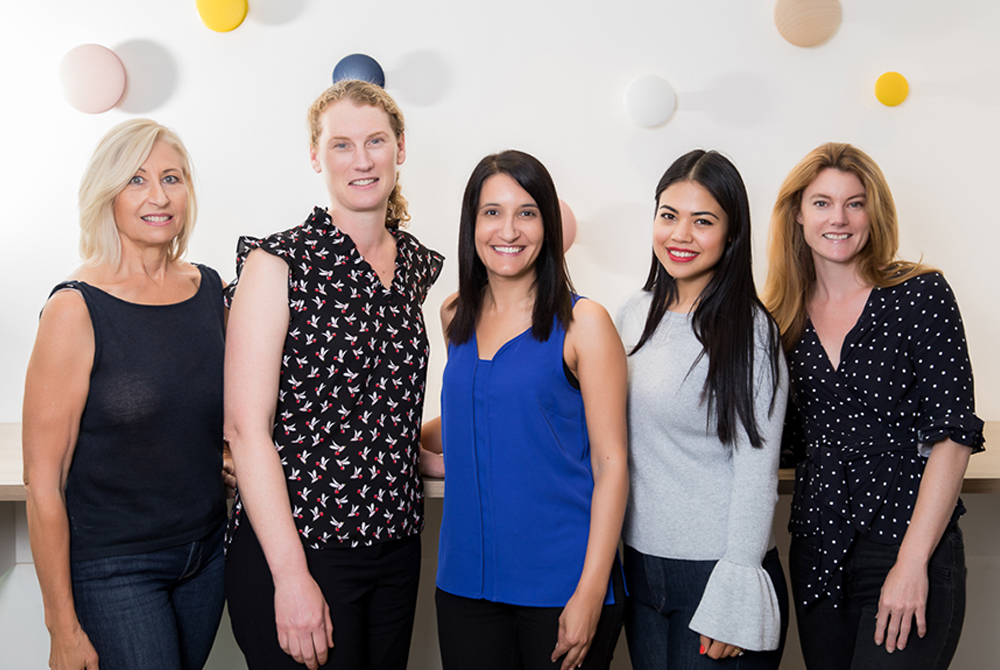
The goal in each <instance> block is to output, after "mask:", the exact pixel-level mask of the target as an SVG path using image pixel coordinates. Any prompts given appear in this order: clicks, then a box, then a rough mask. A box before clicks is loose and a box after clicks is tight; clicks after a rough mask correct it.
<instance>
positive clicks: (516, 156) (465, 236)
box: [445, 149, 573, 344]
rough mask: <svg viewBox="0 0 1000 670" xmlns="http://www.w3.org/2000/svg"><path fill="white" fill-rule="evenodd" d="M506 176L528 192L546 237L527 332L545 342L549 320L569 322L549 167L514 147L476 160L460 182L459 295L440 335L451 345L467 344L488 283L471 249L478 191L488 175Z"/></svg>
mask: <svg viewBox="0 0 1000 670" xmlns="http://www.w3.org/2000/svg"><path fill="white" fill-rule="evenodd" d="M498 174H505V175H507V176H508V177H510V178H511V179H513V180H514V181H516V182H517V183H518V184H520V186H521V188H523V189H524V190H525V191H527V192H528V195H530V196H531V197H532V198H533V199H534V201H535V204H537V205H538V211H539V214H540V215H541V217H542V230H543V233H544V235H545V238H544V240H543V241H542V248H541V250H540V251H539V253H538V258H537V259H536V260H535V306H534V309H533V311H532V315H531V335H532V336H533V337H534V338H535V339H536V340H538V341H540V342H544V341H546V340H547V339H549V335H551V334H552V322H553V319H554V318H557V319H559V323H560V325H562V327H563V328H564V329H568V328H569V324H570V323H571V322H572V321H573V297H572V292H573V284H572V283H571V282H570V279H569V272H568V271H567V270H566V259H565V257H564V256H563V234H562V216H561V215H560V213H559V197H558V196H557V195H556V187H555V184H553V183H552V177H551V176H549V171H548V170H546V169H545V166H544V165H542V164H541V162H540V161H539V160H538V159H537V158H535V157H534V156H531V155H529V154H526V153H524V152H523V151H515V150H513V149H510V150H507V151H503V152H500V153H498V154H491V155H489V156H487V157H486V158H484V159H483V160H481V161H479V165H477V166H476V169H475V170H473V171H472V176H470V177H469V183H468V184H466V186H465V196H464V197H463V198H462V219H461V224H460V226H459V229H458V297H457V298H456V299H455V302H456V303H457V305H456V310H455V316H454V318H453V319H452V320H451V323H450V324H448V330H447V332H446V333H445V335H446V336H447V337H448V340H449V341H451V342H454V343H455V344H462V343H463V342H467V341H468V340H469V338H471V337H472V334H473V333H474V332H475V330H476V321H477V319H478V318H479V312H480V310H481V309H482V304H483V289H484V288H485V287H486V284H487V281H488V280H487V275H486V266H485V265H483V261H482V260H480V258H479V254H477V253H476V216H477V214H478V211H479V194H480V193H481V192H482V190H483V184H484V183H486V180H487V179H489V178H490V177H492V176H494V175H498Z"/></svg>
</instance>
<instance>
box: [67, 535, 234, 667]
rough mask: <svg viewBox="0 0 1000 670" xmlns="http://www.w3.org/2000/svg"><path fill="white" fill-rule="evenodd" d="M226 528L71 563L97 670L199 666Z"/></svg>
mask: <svg viewBox="0 0 1000 670" xmlns="http://www.w3.org/2000/svg"><path fill="white" fill-rule="evenodd" d="M224 528H225V526H220V527H219V528H218V529H216V530H214V531H212V533H211V534H210V535H208V536H207V537H205V538H203V539H201V540H198V541H196V542H189V543H187V544H184V545H181V546H178V547H171V548H169V549H161V550H159V551H151V552H148V553H144V554H132V555H129V556H112V557H109V558H95V559H92V560H87V561H73V562H72V563H71V564H70V569H71V572H72V577H73V599H74V600H75V601H76V615H77V617H78V618H79V620H80V625H81V626H82V627H83V630H84V632H86V633H87V635H88V636H89V637H90V641H91V643H93V645H94V648H95V649H96V650H97V654H98V657H99V662H100V665H101V670H119V669H121V670H136V669H137V668H142V670H189V669H190V670H200V668H202V667H203V666H204V665H205V661H206V660H207V659H208V654H209V652H211V651H212V644H213V643H214V642H215V633H216V631H217V630H218V628H219V619H220V618H221V617H222V605H223V577H224V571H225V559H224V558H223V555H222V538H223V532H224Z"/></svg>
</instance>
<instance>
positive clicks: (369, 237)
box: [326, 205, 391, 257]
mask: <svg viewBox="0 0 1000 670" xmlns="http://www.w3.org/2000/svg"><path fill="white" fill-rule="evenodd" d="M326 211H327V213H328V214H329V215H330V219H331V220H332V221H333V225H335V226H337V228H339V229H340V230H341V231H343V232H345V233H347V234H348V235H350V237H351V240H352V241H353V242H354V246H356V247H357V248H358V251H360V252H361V255H362V256H366V257H367V255H368V254H367V253H366V252H370V251H372V250H375V249H379V248H380V247H381V246H382V245H384V244H385V243H386V240H387V238H389V237H391V235H390V234H389V230H388V229H387V228H386V227H385V213H386V210H385V209H383V210H381V211H380V212H378V211H376V212H347V211H344V210H339V209H337V208H336V207H334V206H333V205H331V206H330V207H328V208H327V210H326Z"/></svg>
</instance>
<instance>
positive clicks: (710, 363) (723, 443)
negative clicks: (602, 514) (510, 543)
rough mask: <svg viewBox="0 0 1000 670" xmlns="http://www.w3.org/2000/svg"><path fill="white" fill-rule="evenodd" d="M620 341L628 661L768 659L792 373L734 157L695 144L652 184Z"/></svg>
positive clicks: (770, 664) (775, 608) (782, 623)
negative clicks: (760, 279) (647, 242)
mask: <svg viewBox="0 0 1000 670" xmlns="http://www.w3.org/2000/svg"><path fill="white" fill-rule="evenodd" d="M655 202H656V210H655V212H656V213H655V218H654V223H653V236H652V247H653V253H652V261H651V264H650V269H649V275H648V277H647V279H646V284H645V286H643V288H642V291H640V292H639V293H637V294H636V295H634V296H633V297H631V298H630V299H629V300H628V301H627V302H626V303H625V304H624V305H623V306H622V308H621V309H620V310H619V313H618V329H619V331H620V332H621V336H622V340H623V341H624V342H625V346H626V347H627V349H628V351H629V357H628V362H629V385H628V387H629V400H628V429H629V477H630V483H631V486H630V489H629V490H630V493H629V504H628V512H627V514H626V517H625V528H624V533H623V539H624V542H625V579H626V583H627V584H628V588H629V599H628V614H627V617H626V628H625V633H626V637H627V639H628V647H629V655H630V657H631V659H632V664H633V666H634V667H635V668H636V670H646V669H649V670H653V669H654V668H655V669H663V668H667V669H669V670H689V669H694V668H704V669H712V668H750V669H753V670H776V669H777V668H778V666H779V664H780V663H781V655H782V651H783V648H784V641H785V631H786V630H787V627H788V593H787V589H786V587H785V577H784V573H783V572H782V569H781V563H780V562H779V560H778V551H777V548H776V547H775V540H774V537H773V534H772V532H771V527H772V524H773V518H774V507H775V503H776V502H777V500H778V491H777V486H778V454H779V451H780V449H781V428H782V421H783V419H784V413H785V403H786V399H787V396H788V374H787V371H786V368H785V362H784V357H783V356H782V353H781V345H780V341H779V338H778V329H777V327H776V326H775V324H774V322H773V321H772V320H771V318H770V316H768V314H767V311H766V310H765V309H764V306H763V305H762V304H761V303H760V301H759V300H758V299H757V292H756V289H755V288H754V282H753V272H752V269H751V251H750V243H751V238H752V235H751V228H750V203H749V199H748V197H747V192H746V187H745V186H744V184H743V179H742V177H740V173H739V171H738V170H737V169H736V166H735V165H733V164H732V162H731V161H729V159H727V158H726V157H725V156H723V155H722V154H720V153H718V152H716V151H703V150H700V149H698V150H695V151H691V152H689V153H687V154H685V155H683V156H681V157H680V158H678V159H677V160H676V161H674V163H673V164H672V165H671V166H670V167H669V168H668V169H667V170H666V172H664V174H663V176H662V177H661V179H660V182H659V184H658V185H657V187H656V194H655Z"/></svg>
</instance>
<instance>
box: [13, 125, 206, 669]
mask: <svg viewBox="0 0 1000 670" xmlns="http://www.w3.org/2000/svg"><path fill="white" fill-rule="evenodd" d="M195 211H196V207H195V195H194V185H193V183H192V178H191V165H190V161H189V159H188V154H187V151H186V150H185V148H184V145H183V144H182V143H181V141H180V139H179V138H178V137H177V135H175V134H174V133H173V131H171V130H169V129H167V128H164V127H163V126H161V125H159V124H157V123H155V122H154V121H150V120H148V119H135V120H132V121H126V122H124V123H121V124H119V125H118V126H116V127H115V128H113V129H112V130H111V131H110V132H109V133H108V134H107V135H106V136H105V137H104V139H102V140H101V143H100V144H99V145H98V147H97V150H96V151H95V152H94V156H93V158H92V159H91V161H90V164H89V166H88V167H87V171H86V173H85V175H84V178H83V182H82V183H81V186H80V225H81V231H82V235H81V240H80V249H81V252H82V255H83V259H84V261H85V263H84V265H83V266H82V267H80V268H78V269H77V270H75V271H74V272H73V273H72V274H71V279H69V280H67V281H65V282H62V283H60V284H59V285H57V286H56V287H55V289H53V291H52V294H51V296H50V297H49V300H48V302H47V303H46V305H45V308H44V309H43V311H42V315H41V319H40V322H39V327H38V337H37V339H36V341H35V348H34V351H33V352H32V356H31V361H30V362H29V364H28V372H27V380H26V383H25V392H24V422H23V443H24V480H25V486H26V489H27V501H28V528H29V533H30V537H31V547H32V554H33V555H34V557H35V568H36V570H37V573H38V580H39V584H40V585H41V589H42V599H43V601H44V604H45V622H46V625H47V626H48V629H49V632H50V634H51V636H52V645H51V655H50V659H49V663H50V667H52V668H59V669H79V668H97V667H98V663H100V667H101V668H102V670H109V669H111V670H113V669H115V668H126V669H131V668H144V669H146V668H164V669H167V668H169V669H181V668H184V669H188V668H201V667H202V666H203V665H204V663H205V660H206V659H207V658H208V654H209V652H210V650H211V648H212V643H213V641H214V640H215V632H216V629H217V627H218V623H219V618H220V616H221V615H222V604H223V590H222V580H223V568H224V561H223V556H222V540H223V529H224V521H225V514H226V512H225V510H226V507H225V488H224V486H223V476H222V466H223V441H222V365H223V349H224V334H223V324H224V321H223V304H222V288H223V284H222V281H221V280H220V279H219V276H218V275H217V274H216V273H215V271H214V270H212V269H210V268H208V267H206V266H202V265H192V264H190V263H187V262H185V261H183V260H181V258H182V257H183V255H184V252H185V250H186V247H187V241H188V239H189V237H190V234H191V230H192V229H193V227H194V220H195Z"/></svg>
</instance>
